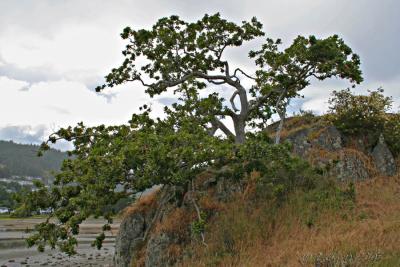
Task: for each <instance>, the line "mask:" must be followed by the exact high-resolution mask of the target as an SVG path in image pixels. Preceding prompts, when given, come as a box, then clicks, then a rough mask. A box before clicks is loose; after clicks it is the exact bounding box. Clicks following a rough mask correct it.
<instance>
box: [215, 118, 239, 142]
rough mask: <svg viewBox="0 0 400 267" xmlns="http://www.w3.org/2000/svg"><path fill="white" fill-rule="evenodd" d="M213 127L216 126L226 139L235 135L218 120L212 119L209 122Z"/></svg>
mask: <svg viewBox="0 0 400 267" xmlns="http://www.w3.org/2000/svg"><path fill="white" fill-rule="evenodd" d="M211 123H212V124H213V125H216V126H218V128H219V129H221V131H222V132H223V133H224V134H225V135H226V136H227V137H233V138H235V135H234V134H233V133H232V132H231V131H230V130H229V129H228V127H226V126H225V124H224V123H223V122H222V121H220V120H219V119H218V118H216V117H215V118H214V120H213V121H212V122H211Z"/></svg>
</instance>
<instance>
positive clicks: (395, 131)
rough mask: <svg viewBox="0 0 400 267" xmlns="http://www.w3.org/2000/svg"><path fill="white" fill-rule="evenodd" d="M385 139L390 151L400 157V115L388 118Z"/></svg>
mask: <svg viewBox="0 0 400 267" xmlns="http://www.w3.org/2000/svg"><path fill="white" fill-rule="evenodd" d="M384 137H385V140H386V143H387V144H388V145H389V148H390V150H391V151H392V153H393V154H394V155H395V156H399V155H400V141H399V140H400V114H399V113H398V114H390V115H389V116H387V121H386V124H385V130H384Z"/></svg>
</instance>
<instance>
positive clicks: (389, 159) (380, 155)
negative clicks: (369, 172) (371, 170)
mask: <svg viewBox="0 0 400 267" xmlns="http://www.w3.org/2000/svg"><path fill="white" fill-rule="evenodd" d="M371 155H372V159H373V161H374V164H375V167H376V169H377V170H378V171H379V172H380V173H381V174H383V175H386V176H393V175H395V174H396V163H395V161H394V157H393V154H392V152H390V150H389V148H388V146H387V145H386V143H385V140H384V138H383V135H381V136H380V137H379V141H378V144H377V145H376V146H375V147H374V149H373V150H372V153H371Z"/></svg>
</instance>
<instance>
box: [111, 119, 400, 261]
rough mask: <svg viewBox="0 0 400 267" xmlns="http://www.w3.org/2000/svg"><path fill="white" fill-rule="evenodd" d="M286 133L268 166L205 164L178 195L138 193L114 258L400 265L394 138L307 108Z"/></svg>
mask: <svg viewBox="0 0 400 267" xmlns="http://www.w3.org/2000/svg"><path fill="white" fill-rule="evenodd" d="M271 128H272V129H271V132H270V134H271V137H273V133H274V130H273V127H271ZM282 136H283V138H284V141H288V142H289V143H291V149H292V153H293V154H292V155H293V156H294V157H292V156H288V155H287V154H285V153H282V151H281V150H279V148H277V147H271V148H270V149H271V150H269V151H267V154H266V155H268V156H267V158H268V159H269V160H268V162H267V163H266V165H265V167H266V169H267V170H268V171H267V172H265V173H262V171H255V170H254V169H253V170H251V171H250V172H249V173H246V172H245V173H244V175H243V176H240V177H238V176H237V175H235V174H236V173H237V172H238V171H239V169H235V167H234V166H235V165H232V167H234V169H232V170H229V168H227V169H225V170H209V171H206V172H204V173H202V174H201V175H199V176H198V177H196V179H195V181H194V182H193V184H192V187H193V188H195V190H193V191H190V192H188V193H186V194H184V195H183V196H181V198H180V199H179V200H176V201H171V199H170V197H169V196H170V195H171V194H172V195H175V194H177V193H176V192H177V189H176V188H168V187H165V188H162V189H161V190H159V191H155V192H154V193H153V194H150V195H148V196H146V197H143V198H141V199H139V201H137V202H136V203H135V204H134V205H133V206H132V207H130V208H128V209H127V210H126V212H125V214H124V219H123V221H122V223H121V228H120V233H119V235H118V237H117V240H116V254H115V260H116V261H115V263H116V266H124V267H125V266H137V267H139V266H146V267H150V266H294V267H295V266H310V267H311V266H319V267H322V266H324V267H331V266H332V267H334V266H354V267H356V266H357V267H358V266H360V267H361V266H382V267H384V266H400V254H399V252H398V244H399V240H400V235H399V231H398V228H399V226H400V225H399V218H400V197H399V192H400V171H399V169H400V168H399V167H400V164H399V163H400V161H399V157H398V155H397V156H396V158H394V157H393V155H392V153H391V152H390V149H389V148H392V146H389V147H388V146H387V145H386V142H385V141H384V140H383V139H379V140H375V139H374V140H373V142H370V141H369V136H367V135H366V134H363V135H358V136H353V137H352V136H349V135H346V134H343V133H342V132H341V131H339V130H338V129H337V128H336V127H335V126H333V125H332V124H330V123H327V122H326V119H325V118H324V117H316V116H312V115H310V114H306V115H302V116H297V117H293V118H290V119H288V121H287V125H286V128H285V131H284V132H283V133H282ZM257 145H261V142H260V143H259V144H257ZM299 156H300V157H299ZM300 158H301V159H300ZM302 159H305V160H307V161H308V163H307V162H305V161H303V160H302ZM256 160H257V159H256ZM258 163H259V162H257V163H256V164H258ZM308 164H310V165H308ZM251 168H254V165H252V167H251ZM262 169H263V168H261V169H260V170H262ZM178 192H179V191H178ZM165 203H167V204H165ZM151 218H156V219H155V220H156V221H155V223H154V224H153V223H152V219H151ZM143 236H144V238H143V239H142V237H143Z"/></svg>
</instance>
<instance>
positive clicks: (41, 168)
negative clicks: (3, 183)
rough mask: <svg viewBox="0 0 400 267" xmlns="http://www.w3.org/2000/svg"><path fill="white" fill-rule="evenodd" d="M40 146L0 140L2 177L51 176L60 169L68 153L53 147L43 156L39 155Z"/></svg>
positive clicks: (0, 175)
mask: <svg viewBox="0 0 400 267" xmlns="http://www.w3.org/2000/svg"><path fill="white" fill-rule="evenodd" d="M38 149H39V146H37V145H23V144H16V143H14V142H11V141H0V177H9V176H13V175H17V176H33V177H44V176H49V175H50V173H51V172H52V171H56V170H59V169H60V167H61V162H62V161H63V160H64V159H65V158H66V157H67V155H66V153H64V152H61V151H58V150H54V149H51V150H50V151H49V153H46V155H44V156H43V157H38V156H37V153H38Z"/></svg>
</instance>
